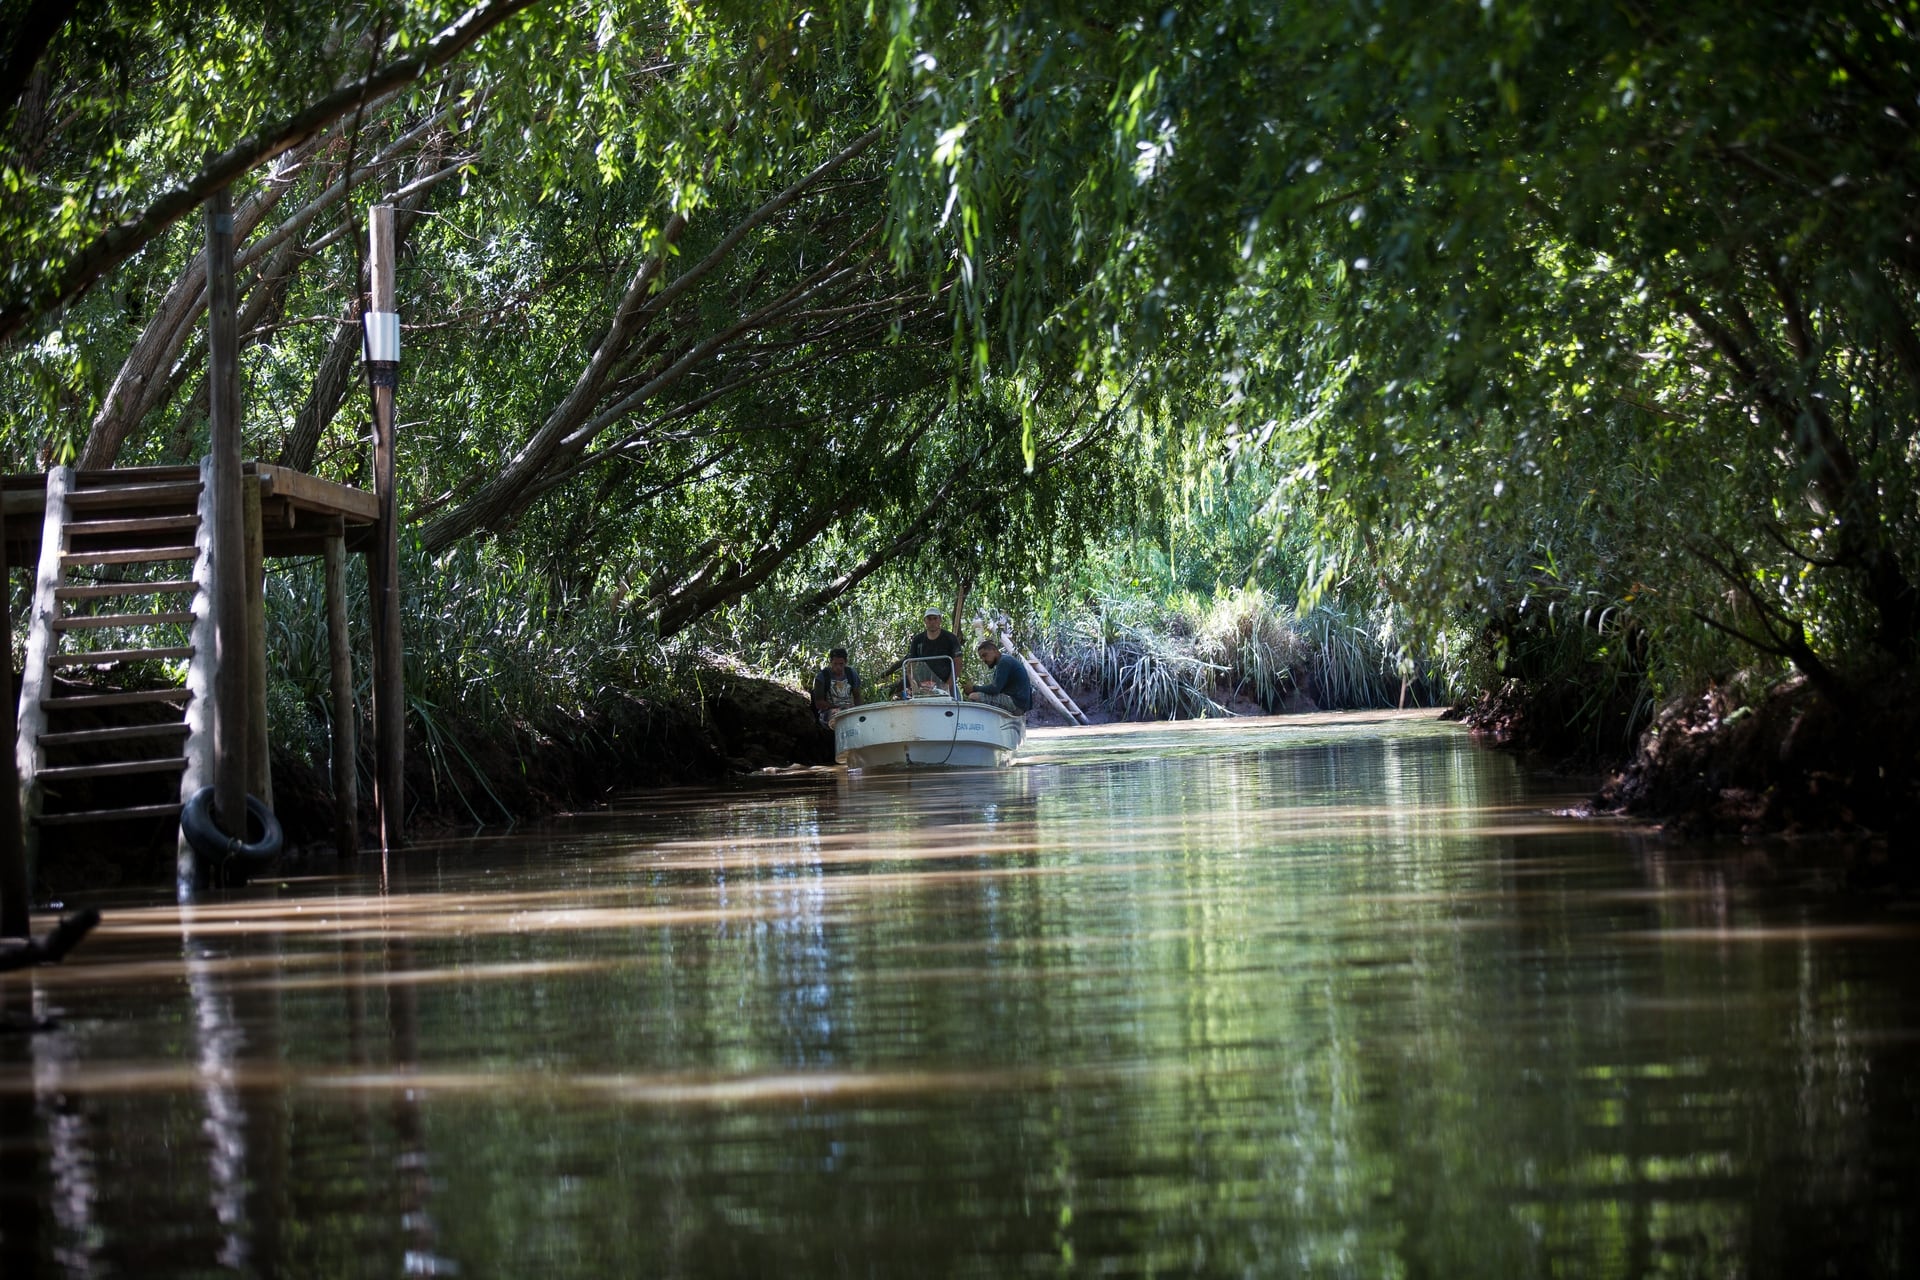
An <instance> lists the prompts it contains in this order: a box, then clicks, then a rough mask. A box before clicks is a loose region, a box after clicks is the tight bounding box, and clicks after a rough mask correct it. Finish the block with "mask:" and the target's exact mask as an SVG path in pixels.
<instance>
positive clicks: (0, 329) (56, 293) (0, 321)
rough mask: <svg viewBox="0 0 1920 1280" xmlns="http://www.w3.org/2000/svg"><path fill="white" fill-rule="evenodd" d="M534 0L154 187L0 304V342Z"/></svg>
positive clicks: (436, 43) (427, 47) (436, 40)
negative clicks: (128, 212)
mask: <svg viewBox="0 0 1920 1280" xmlns="http://www.w3.org/2000/svg"><path fill="white" fill-rule="evenodd" d="M537 3H539V0H481V3H479V4H476V5H474V6H473V7H472V8H471V9H468V10H467V11H466V12H465V13H464V14H462V15H460V17H459V18H457V19H455V20H454V22H453V23H452V24H451V25H450V26H448V27H447V28H445V29H444V30H442V31H441V32H440V33H439V34H438V35H436V36H434V37H433V38H432V39H431V40H428V41H427V42H426V43H425V44H424V45H422V46H421V47H420V51H419V52H418V53H416V54H414V55H412V56H411V57H406V58H402V59H400V60H399V61H398V62H392V63H389V64H388V65H387V66H385V67H382V68H381V69H380V70H378V71H375V72H373V73H372V74H371V75H367V76H364V77H362V78H361V79H359V80H357V81H355V82H353V83H352V84H349V85H347V86H345V87H344V88H341V89H336V90H335V91H334V92H332V93H329V94H327V95H326V96H325V97H323V98H320V99H318V100H316V101H314V102H312V103H309V104H308V105H307V106H305V107H303V108H301V109H300V110H299V111H296V112H294V113H293V114H292V115H291V116H288V117H286V118H285V119H283V120H279V121H276V122H275V123H273V124H271V125H268V126H267V127H266V128H264V129H260V130H257V131H256V132H254V133H252V134H249V135H248V136H247V137H245V138H242V139H241V140H240V141H239V142H236V143H235V144H234V145H232V146H231V147H228V148H227V149H226V150H225V151H223V152H221V153H220V154H219V155H217V156H215V157H213V158H212V159H211V160H209V161H207V163H206V164H205V165H204V166H203V167H202V168H201V169H200V171H199V172H198V173H196V174H194V175H193V177H191V178H189V179H187V180H186V181H185V182H182V183H180V184H178V185H177V186H175V187H173V188H172V189H171V190H169V191H167V192H166V193H165V194H163V195H161V196H160V197H159V198H158V199H157V200H155V201H154V202H153V203H152V204H150V205H148V206H147V207H146V209H144V210H143V211H141V212H140V213H139V214H137V215H135V216H133V217H130V218H128V219H126V220H124V221H121V222H117V223H114V224H113V225H112V226H110V227H108V228H107V229H106V230H104V231H102V232H101V233H100V234H99V235H97V236H95V237H94V239H93V242H92V243H91V244H88V245H87V246H86V247H85V248H83V249H82V250H80V252H79V253H77V254H75V255H74V256H73V257H72V258H71V259H70V260H68V261H67V262H66V263H65V264H64V265H63V267H62V269H61V270H60V271H59V272H58V274H57V275H56V276H55V278H54V281H53V283H52V284H50V285H48V286H47V287H46V288H44V289H42V290H41V291H40V292H39V293H38V295H37V296H29V297H25V298H19V299H12V300H9V301H8V302H6V303H5V304H4V305H0V345H4V344H6V343H8V342H11V341H12V340H13V338H14V337H15V335H17V334H18V333H19V332H20V331H21V330H22V329H23V328H25V327H26V325H27V323H28V322H29V321H30V320H33V319H34V318H35V317H37V316H40V315H44V314H45V313H47V312H49V311H53V310H57V309H58V308H60V307H64V306H66V305H67V304H68V303H70V302H72V301H73V300H74V299H76V298H78V297H80V295H81V294H83V293H85V292H86V291H87V290H88V289H90V288H91V287H92V286H93V283H94V282H95V281H96V280H98V279H99V278H100V277H101V276H103V275H105V274H106V273H107V272H109V271H111V270H113V269H114V268H115V267H117V266H119V265H120V264H121V263H123V262H125V261H126V260H127V259H128V258H131V257H132V256H133V255H134V254H136V253H138V252H139V251H140V250H141V249H142V248H143V247H145V245H146V244H147V242H148V241H150V240H152V239H153V238H154V237H155V236H157V235H159V234H160V233H161V232H163V231H165V230H166V229H167V228H168V227H170V226H172V225H173V224H174V223H175V222H178V221H179V220H180V219H181V218H183V217H185V216H186V215H187V214H189V213H191V212H192V211H193V210H194V209H196V208H198V207H199V206H200V204H201V203H202V202H203V201H205V200H206V198H207V197H208V196H210V195H211V194H213V193H214V192H215V191H217V190H219V189H220V188H221V187H224V186H227V185H228V184H230V183H232V182H233V181H234V180H235V179H237V178H240V177H241V176H243V175H244V174H246V173H247V172H248V171H249V170H251V169H253V168H254V167H256V166H258V165H261V164H264V163H266V162H267V161H268V160H271V159H273V158H274V157H275V156H277V155H279V154H280V153H281V152H283V151H285V150H287V149H288V148H289V147H295V146H298V145H299V144H300V143H302V142H305V141H306V140H307V139H309V138H311V137H313V136H314V135H315V134H316V133H319V132H320V131H321V130H322V129H325V128H326V127H327V126H328V125H330V124H332V123H333V122H334V121H335V120H338V119H339V118H340V117H341V116H344V115H346V114H347V112H349V111H352V110H353V109H354V108H356V107H359V106H361V105H362V104H364V103H366V102H368V101H370V100H372V99H374V98H377V97H379V96H380V95H381V94H384V93H386V92H388V91H389V90H391V89H395V88H398V87H399V86H401V85H404V84H407V83H408V82H410V81H413V80H417V79H419V78H420V77H421V76H423V75H425V74H426V73H427V72H429V71H431V70H433V69H434V68H435V67H437V66H440V65H441V64H442V63H445V62H447V61H449V60H451V59H453V58H456V57H458V56H459V55H460V54H462V53H464V52H466V50H467V49H468V48H469V47H470V46H472V44H473V43H474V42H475V41H476V40H478V39H479V38H480V37H481V36H483V35H485V34H486V33H487V32H489V31H491V30H493V28H495V27H497V26H499V25H500V24H501V23H502V22H504V21H506V20H507V19H508V18H510V17H512V16H513V15H514V14H517V13H519V12H521V11H522V10H524V9H528V8H531V7H532V6H533V5H535V4H537Z"/></svg>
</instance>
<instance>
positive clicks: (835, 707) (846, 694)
mask: <svg viewBox="0 0 1920 1280" xmlns="http://www.w3.org/2000/svg"><path fill="white" fill-rule="evenodd" d="M860 686H861V682H860V672H859V671H858V670H856V669H855V668H853V667H850V666H848V665H847V651H846V650H845V649H843V648H841V647H840V646H839V645H835V646H834V647H833V648H831V649H829V650H827V665H826V666H824V667H822V668H820V670H819V671H818V672H817V673H815V675H814V677H813V713H814V714H815V715H816V716H818V717H820V723H821V724H832V723H833V718H834V717H835V716H837V715H839V714H840V713H841V712H842V711H845V710H846V709H847V708H848V707H850V706H852V705H853V704H854V703H856V702H858V701H860Z"/></svg>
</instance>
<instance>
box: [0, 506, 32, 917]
mask: <svg viewBox="0 0 1920 1280" xmlns="http://www.w3.org/2000/svg"><path fill="white" fill-rule="evenodd" d="M5 525H6V522H5V520H4V519H0V624H4V625H0V636H4V637H5V638H6V641H7V683H6V688H5V691H4V692H5V695H6V696H5V697H4V698H0V702H5V703H6V704H7V709H6V711H5V713H4V714H0V732H4V733H5V735H6V736H5V737H4V738H0V750H3V751H4V752H5V753H6V757H7V776H6V777H5V778H0V792H4V793H5V794H4V795H0V938H24V937H26V936H27V929H28V919H27V917H28V911H27V895H28V893H29V892H31V889H30V886H29V884H28V878H27V847H26V838H25V836H26V833H25V832H24V831H22V830H21V828H20V761H19V759H18V757H17V756H16V754H15V752H14V745H15V743H16V742H17V741H18V739H19V737H20V729H19V726H18V725H16V724H15V723H14V716H15V711H16V704H15V703H14V700H13V581H12V578H11V576H10V574H9V571H8V569H7V536H6V527H5Z"/></svg>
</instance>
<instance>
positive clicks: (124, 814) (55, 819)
mask: <svg viewBox="0 0 1920 1280" xmlns="http://www.w3.org/2000/svg"><path fill="white" fill-rule="evenodd" d="M179 816H180V805H179V804H178V802H176V803H173V804H138V805H134V806H132V807H131V808H127V809H87V810H84V811H82V812H80V813H43V814H41V815H39V816H38V817H36V818H35V819H34V821H35V822H37V823H39V824H40V825H41V826H43V827H71V826H78V825H80V824H81V823H84V822H133V821H136V820H140V819H147V818H177V817H179Z"/></svg>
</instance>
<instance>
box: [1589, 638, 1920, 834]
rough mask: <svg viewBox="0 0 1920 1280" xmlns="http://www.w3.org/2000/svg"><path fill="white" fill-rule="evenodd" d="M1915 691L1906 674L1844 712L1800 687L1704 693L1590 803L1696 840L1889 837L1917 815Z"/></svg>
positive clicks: (1919, 704) (1666, 719)
mask: <svg viewBox="0 0 1920 1280" xmlns="http://www.w3.org/2000/svg"><path fill="white" fill-rule="evenodd" d="M1917 695H1920V688H1917V687H1916V681H1915V680H1914V678H1913V676H1912V675H1911V674H1905V675H1899V676H1893V677H1888V678H1884V679H1880V680H1876V681H1870V682H1858V683H1855V684H1853V685H1852V686H1850V687H1849V688H1848V689H1847V691H1846V693H1845V695H1844V697H1845V705H1843V706H1836V705H1835V703H1834V702H1833V701H1831V700H1829V699H1828V698H1827V697H1825V696H1823V695H1821V694H1819V693H1816V692H1815V691H1814V690H1813V689H1812V688H1810V687H1809V686H1808V685H1807V684H1806V683H1805V682H1803V681H1798V680H1796V681H1791V682H1788V683H1786V684H1783V685H1781V686H1779V687H1777V688H1775V689H1773V690H1771V691H1770V692H1768V693H1767V694H1766V695H1764V696H1762V697H1759V698H1757V699H1751V700H1747V701H1744V702H1741V701H1737V700H1736V699H1735V698H1733V697H1732V696H1730V695H1729V694H1728V693H1727V692H1726V691H1725V690H1723V689H1718V688H1714V689H1708V690H1707V691H1706V692H1704V693H1701V694H1697V695H1694V696H1692V697H1689V698H1685V699H1680V700H1677V701H1675V702H1673V703H1671V704H1669V705H1668V706H1666V707H1664V708H1662V709H1661V711H1660V713H1659V714H1658V715H1657V716H1656V717H1655V718H1654V721H1653V724H1652V725H1651V726H1649V728H1648V729H1647V731H1646V733H1645V734H1644V735H1643V736H1642V737H1641V740H1640V745H1639V748H1638V749H1637V750H1636V751H1635V753H1634V755H1633V758H1632V759H1631V760H1630V761H1629V762H1628V763H1627V764H1626V765H1625V767H1623V768H1622V769H1620V770H1619V772H1617V773H1616V774H1615V775H1614V776H1613V777H1612V778H1611V779H1610V780H1609V781H1608V783H1607V784H1606V786H1605V787H1604V788H1603V789H1602V790H1601V792H1600V795H1599V796H1598V797H1596V799H1595V807H1596V808H1599V809H1602V810H1608V811H1613V812H1621V813H1628V814H1633V815H1636V816H1642V817H1650V818H1656V819H1659V820H1661V821H1663V822H1665V823H1666V824H1667V826H1668V827H1669V829H1670V830H1672V831H1674V832H1675V833H1677V834H1681V835H1689V836H1726V835H1737V836H1757V835H1771V834H1784V835H1797V834H1809V835H1810V834H1843V835H1844V834H1853V835H1887V834H1890V833H1892V832H1894V831H1896V830H1900V829H1903V828H1904V827H1905V826H1906V825H1907V824H1908V823H1909V822H1911V821H1912V820H1913V819H1914V818H1915V817H1916V816H1920V696H1917Z"/></svg>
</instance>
